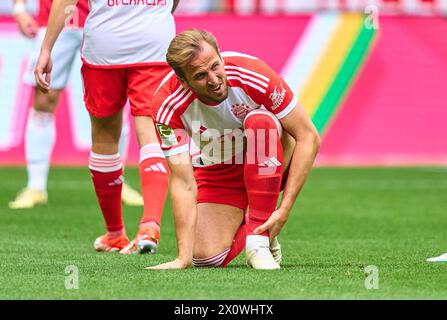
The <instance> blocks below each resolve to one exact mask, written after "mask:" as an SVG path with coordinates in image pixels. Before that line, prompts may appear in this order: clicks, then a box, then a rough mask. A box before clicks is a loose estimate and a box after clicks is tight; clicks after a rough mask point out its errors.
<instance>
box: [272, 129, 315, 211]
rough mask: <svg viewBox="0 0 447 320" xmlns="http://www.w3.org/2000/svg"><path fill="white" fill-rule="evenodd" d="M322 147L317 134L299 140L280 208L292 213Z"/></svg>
mask: <svg viewBox="0 0 447 320" xmlns="http://www.w3.org/2000/svg"><path fill="white" fill-rule="evenodd" d="M319 148H320V138H319V136H318V135H317V134H309V135H307V136H306V137H304V138H302V139H300V140H299V141H297V143H296V145H295V149H294V151H293V156H292V161H291V162H290V166H289V176H288V178H287V184H286V186H285V189H284V194H283V197H282V200H281V205H280V208H282V209H284V210H285V211H286V212H287V213H288V214H290V212H291V209H292V207H293V204H294V203H295V201H296V198H297V197H298V195H299V193H300V192H301V189H302V188H303V186H304V183H305V182H306V180H307V177H308V175H309V173H310V171H311V170H312V166H313V163H314V161H315V158H316V156H317V153H318V150H319Z"/></svg>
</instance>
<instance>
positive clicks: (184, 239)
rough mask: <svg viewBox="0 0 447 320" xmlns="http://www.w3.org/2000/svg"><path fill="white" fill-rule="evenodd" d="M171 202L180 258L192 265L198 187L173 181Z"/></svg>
mask: <svg viewBox="0 0 447 320" xmlns="http://www.w3.org/2000/svg"><path fill="white" fill-rule="evenodd" d="M171 200H172V211H173V215H174V224H175V232H176V237H177V245H178V258H179V259H180V260H182V261H185V262H187V263H188V264H190V263H191V260H192V254H193V249H194V234H195V227H196V220H197V186H196V184H195V182H190V183H185V182H184V181H182V180H180V179H176V177H172V180H171Z"/></svg>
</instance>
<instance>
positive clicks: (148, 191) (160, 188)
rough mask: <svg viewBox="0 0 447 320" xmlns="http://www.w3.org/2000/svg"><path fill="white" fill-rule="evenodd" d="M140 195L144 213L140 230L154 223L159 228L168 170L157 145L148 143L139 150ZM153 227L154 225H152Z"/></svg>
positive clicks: (166, 187) (166, 190)
mask: <svg viewBox="0 0 447 320" xmlns="http://www.w3.org/2000/svg"><path fill="white" fill-rule="evenodd" d="M140 179H141V193H142V195H143V199H144V213H143V217H142V218H141V221H140V229H142V228H144V227H145V226H147V225H149V224H148V223H149V222H154V223H156V224H157V225H158V228H160V224H161V216H162V214H163V207H164V204H165V200H166V195H167V192H168V183H169V169H168V165H167V163H166V158H165V156H164V154H163V151H161V148H160V145H159V144H158V143H149V144H146V145H144V146H143V147H142V148H141V150H140ZM152 225H153V226H155V224H152Z"/></svg>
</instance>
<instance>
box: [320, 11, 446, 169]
mask: <svg viewBox="0 0 447 320" xmlns="http://www.w3.org/2000/svg"><path fill="white" fill-rule="evenodd" d="M446 34H447V20H445V19H442V18H423V17H422V18H415V17H411V18H410V17H384V18H381V20H380V30H379V33H378V36H377V39H376V42H375V44H374V47H373V50H372V53H371V55H370V56H369V58H368V59H367V61H366V63H365V65H364V68H363V70H362V71H361V74H360V76H359V77H358V78H357V80H356V81H355V83H354V86H353V87H352V89H351V91H350V92H349V94H348V96H347V98H346V100H345V102H344V104H343V105H342V108H341V109H340V110H341V111H340V112H339V114H338V116H337V117H336V118H335V119H334V121H333V122H332V124H331V126H330V127H329V129H328V130H327V132H326V135H325V137H324V141H323V145H322V148H321V151H320V156H319V163H320V164H341V165H343V164H345V165H351V164H353V165H359V164H360V165H362V164H365V165H367V164H371V165H386V164H421V163H427V164H447V37H446V36H444V35H446Z"/></svg>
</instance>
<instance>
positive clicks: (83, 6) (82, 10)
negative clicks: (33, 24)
mask: <svg viewBox="0 0 447 320" xmlns="http://www.w3.org/2000/svg"><path fill="white" fill-rule="evenodd" d="M88 1H89V0H79V1H78V4H77V5H76V8H77V10H76V13H74V18H73V21H71V22H70V23H69V26H70V27H72V28H83V27H84V23H85V20H86V19H87V15H88V11H89V10H88ZM52 3H53V0H39V12H38V14H37V23H38V24H39V26H41V27H46V26H47V24H48V18H49V17H50V10H51V4H52Z"/></svg>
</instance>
